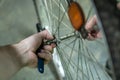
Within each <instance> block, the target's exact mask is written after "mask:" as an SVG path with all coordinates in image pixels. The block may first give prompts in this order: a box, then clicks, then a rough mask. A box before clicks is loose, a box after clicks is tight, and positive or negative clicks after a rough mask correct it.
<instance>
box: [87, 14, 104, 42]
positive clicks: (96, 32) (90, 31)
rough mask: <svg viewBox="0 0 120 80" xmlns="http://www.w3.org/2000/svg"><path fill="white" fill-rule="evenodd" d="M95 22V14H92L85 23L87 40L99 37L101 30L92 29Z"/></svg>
mask: <svg viewBox="0 0 120 80" xmlns="http://www.w3.org/2000/svg"><path fill="white" fill-rule="evenodd" d="M96 24H97V17H96V15H95V16H93V17H92V18H91V19H90V20H89V21H88V22H87V23H86V25H85V29H86V30H87V31H88V37H87V39H88V40H95V39H98V38H101V37H102V36H101V32H100V31H99V30H96V29H94V26H95V25H96Z"/></svg>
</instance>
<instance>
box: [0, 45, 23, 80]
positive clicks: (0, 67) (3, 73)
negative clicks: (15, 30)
mask: <svg viewBox="0 0 120 80" xmlns="http://www.w3.org/2000/svg"><path fill="white" fill-rule="evenodd" d="M22 67H23V65H22V61H21V59H20V54H18V49H17V47H16V45H7V46H3V47H0V80H7V79H9V78H10V77H11V76H13V75H14V74H15V73H16V72H17V71H18V70H20V69H21V68H22Z"/></svg>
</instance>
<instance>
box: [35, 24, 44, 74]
mask: <svg viewBox="0 0 120 80" xmlns="http://www.w3.org/2000/svg"><path fill="white" fill-rule="evenodd" d="M36 28H37V31H38V32H41V31H43V29H42V27H41V24H40V23H37V24H36ZM43 46H44V44H43V42H42V44H41V45H40V47H39V48H38V49H37V51H36V55H38V53H40V52H41V49H42V48H43ZM38 71H39V72H40V73H44V59H42V58H39V57H38Z"/></svg>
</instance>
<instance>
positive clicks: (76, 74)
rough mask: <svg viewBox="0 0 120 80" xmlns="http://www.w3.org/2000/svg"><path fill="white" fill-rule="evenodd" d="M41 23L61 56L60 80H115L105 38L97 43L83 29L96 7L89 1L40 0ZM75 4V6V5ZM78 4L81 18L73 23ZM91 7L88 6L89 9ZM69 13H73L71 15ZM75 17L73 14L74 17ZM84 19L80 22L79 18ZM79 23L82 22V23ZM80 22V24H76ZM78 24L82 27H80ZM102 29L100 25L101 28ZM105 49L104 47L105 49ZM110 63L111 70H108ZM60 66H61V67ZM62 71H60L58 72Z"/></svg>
mask: <svg viewBox="0 0 120 80" xmlns="http://www.w3.org/2000/svg"><path fill="white" fill-rule="evenodd" d="M38 1H39V2H38V3H39V5H38V7H39V12H40V19H41V24H42V26H43V27H45V28H46V29H48V30H49V31H50V32H51V34H52V35H54V36H55V39H56V40H57V43H56V44H57V47H56V49H55V50H56V51H55V52H56V53H57V55H59V57H60V63H61V64H62V67H63V70H62V73H63V74H64V76H63V78H61V80H112V78H113V79H114V71H113V66H112V63H111V58H110V55H109V51H108V47H107V46H108V45H107V43H106V41H105V39H106V38H105V36H104V32H103V31H102V34H103V38H102V39H97V40H95V41H92V42H91V41H88V40H87V39H86V36H87V32H85V30H84V27H85V24H86V22H87V20H88V19H89V18H90V17H91V16H92V15H93V13H94V10H93V9H94V7H93V6H92V5H91V3H90V2H91V1H89V0H38ZM72 3H73V4H72ZM71 5H73V6H74V5H75V6H77V8H78V9H79V11H78V12H77V13H79V14H78V16H77V17H79V18H77V19H76V17H75V20H73V18H72V17H73V16H74V13H72V12H74V11H73V10H75V8H71V9H72V11H71V10H70V6H71ZM86 5H88V6H86ZM69 13H70V14H69ZM71 14H73V15H71ZM80 18H81V19H80ZM79 19H80V20H79ZM77 20H79V21H81V22H80V23H79V22H77ZM76 23H77V24H76ZM78 25H79V26H78ZM98 27H99V28H100V29H101V26H98ZM103 46H104V47H103ZM108 61H109V69H108V68H107V67H106V64H107V62H108ZM58 67H59V66H58ZM58 71H59V72H61V71H60V70H58Z"/></svg>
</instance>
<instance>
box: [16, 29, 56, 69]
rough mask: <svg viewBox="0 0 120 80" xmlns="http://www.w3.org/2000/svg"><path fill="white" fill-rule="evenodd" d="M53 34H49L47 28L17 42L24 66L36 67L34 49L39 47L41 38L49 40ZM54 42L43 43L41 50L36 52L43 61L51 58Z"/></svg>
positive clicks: (45, 61)
mask: <svg viewBox="0 0 120 80" xmlns="http://www.w3.org/2000/svg"><path fill="white" fill-rule="evenodd" d="M51 39H53V36H51V35H50V34H49V32H48V31H47V30H44V31H42V32H40V33H37V34H34V35H32V36H30V37H28V38H26V39H24V40H22V41H21V42H20V43H18V44H17V47H18V48H17V49H18V52H19V55H20V56H21V57H20V60H21V62H22V64H23V65H24V66H30V67H36V66H37V62H38V60H37V56H36V54H35V52H36V50H37V49H38V48H39V47H40V45H41V43H42V41H43V40H51ZM54 47H55V44H51V45H44V46H43V49H41V52H40V53H38V56H39V57H40V58H43V59H44V63H48V62H49V61H50V60H51V59H52V54H51V53H52V51H53V48H54Z"/></svg>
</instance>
